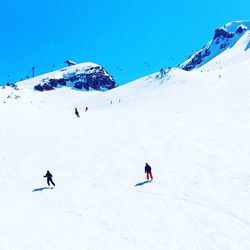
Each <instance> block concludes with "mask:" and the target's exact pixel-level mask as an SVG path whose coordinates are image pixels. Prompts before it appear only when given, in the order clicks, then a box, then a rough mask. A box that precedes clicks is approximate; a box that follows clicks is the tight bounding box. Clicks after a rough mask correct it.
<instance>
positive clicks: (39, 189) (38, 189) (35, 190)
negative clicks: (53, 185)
mask: <svg viewBox="0 0 250 250" xmlns="http://www.w3.org/2000/svg"><path fill="white" fill-rule="evenodd" d="M44 189H48V188H47V187H42V188H36V189H34V190H33V191H32V192H37V191H43V190H44Z"/></svg>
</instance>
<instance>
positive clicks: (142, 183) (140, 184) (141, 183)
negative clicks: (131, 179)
mask: <svg viewBox="0 0 250 250" xmlns="http://www.w3.org/2000/svg"><path fill="white" fill-rule="evenodd" d="M147 183H150V181H143V182H139V183H137V184H135V187H138V186H142V185H145V184H147Z"/></svg>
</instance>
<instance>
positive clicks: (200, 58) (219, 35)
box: [180, 21, 250, 71]
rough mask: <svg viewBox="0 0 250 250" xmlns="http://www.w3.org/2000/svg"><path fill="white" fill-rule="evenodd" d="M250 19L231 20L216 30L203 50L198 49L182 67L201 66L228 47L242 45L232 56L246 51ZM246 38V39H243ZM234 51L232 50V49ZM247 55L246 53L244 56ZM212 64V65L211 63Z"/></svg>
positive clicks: (249, 41) (249, 32) (249, 42)
mask: <svg viewBox="0 0 250 250" xmlns="http://www.w3.org/2000/svg"><path fill="white" fill-rule="evenodd" d="M249 35H250V21H234V22H229V23H227V24H225V25H223V26H222V27H220V28H218V29H216V30H215V33H214V36H213V39H212V40H211V41H210V42H208V43H207V44H206V45H205V46H204V47H203V48H202V49H201V50H199V51H197V52H196V53H195V54H193V55H192V56H190V57H189V58H188V59H187V60H186V61H185V62H184V63H183V64H181V65H180V67H181V68H182V69H184V70H187V71H190V70H193V69H196V68H199V67H201V66H203V65H205V64H207V63H209V62H210V61H212V60H213V59H214V58H215V57H218V56H219V55H222V54H224V52H225V51H226V50H227V49H232V48H233V47H235V45H237V46H236V47H240V48H238V49H235V50H237V52H236V51H234V53H235V55H233V54H234V53H231V56H226V57H228V58H229V57H231V59H232V58H234V57H236V56H237V54H238V56H239V54H240V53H241V54H242V52H244V51H246V50H247V49H248V48H249V47H250V38H249ZM245 36H247V37H245ZM243 40H244V41H243ZM231 52H232V51H231ZM245 56H246V55H245V54H244V57H245ZM221 61H223V58H220V67H221V66H222V65H223V62H222V63H221ZM217 63H218V62H217ZM230 63H232V60H231V62H228V61H227V63H224V66H226V65H228V64H230ZM210 66H211V65H210ZM213 68H214V67H213Z"/></svg>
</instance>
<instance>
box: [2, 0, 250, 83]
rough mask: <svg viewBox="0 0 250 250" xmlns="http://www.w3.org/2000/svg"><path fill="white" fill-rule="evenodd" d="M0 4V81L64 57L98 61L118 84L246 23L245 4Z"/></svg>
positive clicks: (171, 0) (248, 9)
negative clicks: (231, 26) (228, 27)
mask: <svg viewBox="0 0 250 250" xmlns="http://www.w3.org/2000/svg"><path fill="white" fill-rule="evenodd" d="M1 7H2V8H1V9H2V11H1V15H0V24H1V34H2V35H1V39H0V53H1V57H0V68H1V71H0V84H1V83H5V82H8V81H19V80H20V79H22V78H25V77H26V76H31V74H32V71H31V68H32V66H35V67H36V71H35V73H36V74H41V73H45V72H48V71H51V70H52V69H57V68H60V67H63V66H64V64H63V62H64V61H65V60H66V59H71V60H74V61H76V62H79V63H80V62H87V61H91V62H95V63H97V64H100V65H102V66H103V67H104V68H105V69H106V70H107V71H108V72H109V73H110V74H111V75H113V77H114V78H115V79H116V81H117V82H118V84H123V83H126V82H129V81H132V80H135V79H137V78H139V77H142V76H145V75H148V74H151V73H153V72H155V71H158V70H159V69H160V68H167V67H168V66H176V65H178V64H179V63H181V62H183V61H184V60H185V59H186V58H187V57H188V56H189V55H190V54H191V53H192V51H195V50H197V49H200V48H201V47H202V46H203V45H204V44H205V43H207V42H208V41H209V40H210V39H211V38H212V37H213V33H214V30H215V29H216V28H218V27H220V26H222V25H223V24H225V23H227V22H229V21H234V20H242V19H250V17H249V16H250V14H249V13H250V1H249V0H239V1H237V2H236V1H231V0H228V1H225V0H220V1H218V0H217V1H215V0H210V1H202V0H201V1H194V0H190V1H183V0H182V1H181V0H165V1H164V0H158V1H155V0H137V1H134V0H133V1H132V0H126V1H125V0H124V1H119V0H117V1H114V0H105V1H98V0H92V1H89V0H68V1H63V0H23V1H20V0H12V1H11V0H10V1H5V2H4V3H2V4H1ZM171 57H173V59H172V58H171Z"/></svg>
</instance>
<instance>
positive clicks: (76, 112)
mask: <svg viewBox="0 0 250 250" xmlns="http://www.w3.org/2000/svg"><path fill="white" fill-rule="evenodd" d="M75 114H76V116H77V118H79V117H80V115H79V112H78V110H77V108H75Z"/></svg>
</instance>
